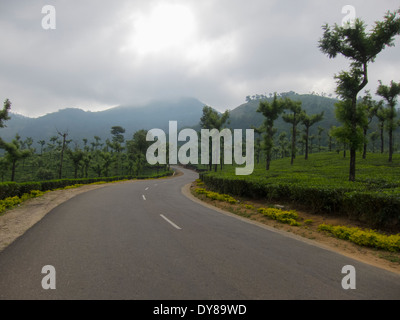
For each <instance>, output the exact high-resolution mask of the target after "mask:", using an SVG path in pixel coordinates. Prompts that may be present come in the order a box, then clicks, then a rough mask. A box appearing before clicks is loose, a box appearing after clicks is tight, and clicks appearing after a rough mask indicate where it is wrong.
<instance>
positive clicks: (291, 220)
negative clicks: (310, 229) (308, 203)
mask: <svg viewBox="0 0 400 320" xmlns="http://www.w3.org/2000/svg"><path fill="white" fill-rule="evenodd" d="M258 212H260V213H261V214H263V215H264V216H267V217H268V218H271V219H273V220H277V221H279V222H282V223H286V224H290V225H291V226H300V225H301V223H300V222H298V221H297V220H298V219H299V215H298V214H297V213H296V211H294V210H290V211H287V210H281V209H276V208H259V209H258Z"/></svg>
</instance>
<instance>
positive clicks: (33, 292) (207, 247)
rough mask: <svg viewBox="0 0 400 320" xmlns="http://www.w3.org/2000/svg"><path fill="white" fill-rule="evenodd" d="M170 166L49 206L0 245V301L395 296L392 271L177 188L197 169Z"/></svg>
mask: <svg viewBox="0 0 400 320" xmlns="http://www.w3.org/2000/svg"><path fill="white" fill-rule="evenodd" d="M179 170H181V171H182V172H183V175H179V176H175V177H172V178H168V179H160V180H143V181H134V182H129V183H122V184H110V185H107V186H105V187H103V188H100V189H96V190H92V191H89V192H86V193H83V194H80V195H77V196H75V197H74V198H72V199H70V200H69V201H67V202H64V203H63V204H61V205H59V206H58V207H56V208H55V209H53V210H52V211H51V212H49V213H48V214H47V215H46V216H45V217H44V218H43V219H42V220H41V221H39V222H38V223H37V224H35V225H34V226H33V227H32V228H31V229H29V230H28V231H27V232H26V233H25V234H24V235H23V236H21V237H20V238H18V239H17V240H16V241H14V242H13V243H12V244H11V245H9V246H8V247H7V248H6V249H5V250H3V251H2V252H1V253H0V299H3V300H4V299H137V300H139V299H142V300H144V299H151V300H165V299H168V300H186V299H191V300H204V299H215V300H227V299H235V300H239V299H240V300H245V299H254V300H259V299H346V300H347V299H396V300H397V299H400V276H399V275H397V274H394V273H391V272H388V271H386V270H382V269H378V268H376V267H373V266H370V265H367V264H364V263H361V262H358V261H356V260H352V259H350V258H348V257H345V256H342V255H340V254H337V253H335V252H332V251H329V250H326V249H324V248H322V247H320V246H318V245H314V244H312V243H310V242H309V241H305V240H304V241H302V240H299V239H297V238H295V237H294V236H290V235H285V234H283V233H282V232H278V231H274V230H272V229H270V228H268V227H262V226H259V225H257V224H255V223H251V222H246V221H244V220H243V219H239V218H235V217H232V216H231V215H229V214H223V213H221V212H219V211H217V210H214V209H212V208H209V207H207V206H205V205H202V204H200V203H198V202H196V201H194V200H193V199H190V197H187V196H186V195H185V194H184V193H182V189H183V188H184V187H185V186H186V185H187V184H189V183H191V182H192V181H194V180H195V179H196V178H197V177H198V175H197V174H196V173H194V172H192V171H190V170H185V169H179ZM46 265H50V266H53V267H54V269H55V284H56V289H48V290H45V289H43V288H42V279H43V278H44V277H45V276H46V274H44V273H42V268H43V266H46ZM346 265H352V266H354V268H355V270H356V278H355V280H356V288H355V289H347V290H345V289H343V287H342V279H343V278H344V277H345V274H342V268H343V267H344V266H346Z"/></svg>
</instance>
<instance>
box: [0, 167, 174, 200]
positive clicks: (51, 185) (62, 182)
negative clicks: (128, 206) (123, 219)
mask: <svg viewBox="0 0 400 320" xmlns="http://www.w3.org/2000/svg"><path fill="white" fill-rule="evenodd" d="M170 175H172V171H166V172H160V173H159V174H157V173H152V174H149V175H139V176H133V175H132V176H115V177H101V178H81V179H56V180H47V181H41V182H25V183H16V182H4V183H0V200H2V199H5V198H8V197H14V196H17V197H21V196H22V195H23V194H24V193H30V192H32V191H34V190H39V191H42V192H44V191H49V190H56V189H60V188H66V187H68V186H75V187H76V186H77V185H84V184H91V183H99V182H113V181H121V180H132V179H147V178H154V179H155V178H161V177H165V176H170Z"/></svg>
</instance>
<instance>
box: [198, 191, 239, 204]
mask: <svg viewBox="0 0 400 320" xmlns="http://www.w3.org/2000/svg"><path fill="white" fill-rule="evenodd" d="M195 192H196V193H197V194H204V195H205V196H206V197H207V198H209V199H212V200H218V201H223V202H228V203H231V204H235V203H237V200H236V199H235V198H233V197H231V196H230V195H228V194H219V193H217V192H213V191H208V190H206V189H205V188H197V189H196V191H195Z"/></svg>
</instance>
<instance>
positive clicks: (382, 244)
mask: <svg viewBox="0 0 400 320" xmlns="http://www.w3.org/2000/svg"><path fill="white" fill-rule="evenodd" d="M318 230H320V231H325V232H328V233H330V234H332V235H333V236H335V237H336V238H339V239H343V240H348V241H350V242H353V243H355V244H358V245H360V246H366V247H372V248H377V249H383V250H387V251H392V252H397V251H400V234H395V235H385V234H382V233H379V232H377V231H375V230H362V229H360V228H356V227H345V226H333V225H327V224H321V225H319V226H318Z"/></svg>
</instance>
